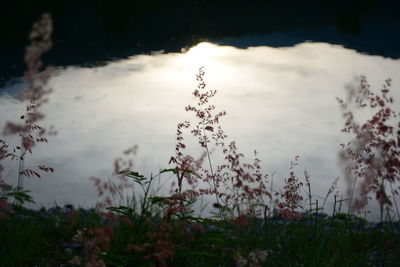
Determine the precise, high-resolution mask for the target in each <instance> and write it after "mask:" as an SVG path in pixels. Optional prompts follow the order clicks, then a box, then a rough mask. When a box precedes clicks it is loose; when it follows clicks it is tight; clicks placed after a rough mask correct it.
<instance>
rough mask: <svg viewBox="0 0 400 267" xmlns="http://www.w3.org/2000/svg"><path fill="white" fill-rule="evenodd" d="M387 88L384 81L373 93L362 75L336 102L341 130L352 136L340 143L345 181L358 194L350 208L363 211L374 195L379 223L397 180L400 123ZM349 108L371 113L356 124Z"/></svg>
mask: <svg viewBox="0 0 400 267" xmlns="http://www.w3.org/2000/svg"><path fill="white" fill-rule="evenodd" d="M390 88H391V80H390V79H388V80H386V81H385V84H384V85H383V88H382V89H381V90H380V91H379V92H378V93H375V92H373V91H372V90H371V89H370V86H369V84H368V82H367V79H366V77H364V76H362V77H361V80H360V87H359V88H358V89H354V88H349V90H350V92H349V99H348V100H347V101H344V100H342V99H338V101H339V103H340V105H341V108H342V110H343V116H344V118H345V120H346V122H345V126H344V128H343V130H342V131H343V132H345V133H348V134H350V135H352V136H353V137H354V139H353V141H351V142H349V143H347V144H341V146H342V147H343V152H342V154H341V159H342V161H343V163H344V164H345V166H346V175H347V178H349V179H352V181H354V184H353V189H352V190H353V191H354V188H355V186H356V185H358V188H359V193H360V196H359V197H356V199H355V201H354V202H353V206H352V208H353V210H360V209H362V208H364V207H365V205H366V204H367V202H368V196H369V193H375V198H376V200H377V201H378V202H379V205H380V208H381V220H382V216H383V210H384V206H385V205H387V206H392V204H393V201H392V200H391V199H390V197H389V195H388V192H387V186H388V185H389V186H390V188H393V184H396V183H397V182H399V181H400V121H399V117H398V116H399V113H397V112H396V111H395V110H394V109H393V107H394V106H393V105H394V104H393V103H394V100H393V97H392V96H391V95H390ZM352 105H354V106H355V107H356V108H360V109H363V110H365V109H370V110H371V111H372V112H374V114H373V116H372V118H370V119H368V120H367V121H366V122H364V123H363V124H360V123H358V122H357V121H356V119H355V114H354V113H353V112H352V111H351V107H352ZM357 180H358V181H359V183H358V184H356V181H357ZM392 193H394V194H398V191H397V190H393V192H392ZM393 197H394V195H393ZM395 203H396V202H395ZM396 207H397V206H396Z"/></svg>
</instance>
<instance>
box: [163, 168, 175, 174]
mask: <svg viewBox="0 0 400 267" xmlns="http://www.w3.org/2000/svg"><path fill="white" fill-rule="evenodd" d="M165 172H172V173H173V174H177V173H178V171H177V170H176V168H175V169H164V170H161V171H160V174H162V173H165Z"/></svg>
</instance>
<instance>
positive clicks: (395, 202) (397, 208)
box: [389, 182, 400, 220]
mask: <svg viewBox="0 0 400 267" xmlns="http://www.w3.org/2000/svg"><path fill="white" fill-rule="evenodd" d="M389 184H390V190H391V191H392V195H393V202H394V206H395V207H396V212H397V218H398V220H400V212H399V207H398V206H397V201H396V197H395V193H394V190H393V186H392V182H390V183H389Z"/></svg>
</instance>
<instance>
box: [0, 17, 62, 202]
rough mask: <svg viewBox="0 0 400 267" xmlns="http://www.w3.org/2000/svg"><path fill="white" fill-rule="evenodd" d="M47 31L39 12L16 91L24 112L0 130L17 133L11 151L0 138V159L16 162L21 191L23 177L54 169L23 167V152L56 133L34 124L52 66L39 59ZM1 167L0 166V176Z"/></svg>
mask: <svg viewBox="0 0 400 267" xmlns="http://www.w3.org/2000/svg"><path fill="white" fill-rule="evenodd" d="M51 32H52V20H51V17H50V15H49V14H43V15H42V18H41V19H40V20H39V21H38V22H36V23H34V24H33V27H32V31H31V32H30V35H29V40H30V41H31V44H30V45H29V46H28V47H27V48H26V54H25V62H26V64H27V71H26V72H25V75H24V82H25V83H26V87H25V88H24V89H23V91H22V93H21V94H20V101H21V102H23V103H27V104H26V111H25V114H23V115H21V116H20V120H21V122H12V121H7V122H6V124H5V126H4V130H3V133H4V135H17V136H18V137H19V140H20V144H19V145H16V146H15V148H13V149H12V150H11V149H10V148H9V145H8V144H7V143H6V141H5V140H0V142H1V152H0V162H1V160H4V159H5V158H10V159H12V160H17V161H18V181H17V189H16V190H17V191H21V189H22V187H23V177H31V176H36V177H41V174H40V172H44V173H49V172H54V169H53V168H51V167H48V166H45V165H39V166H35V167H32V168H25V167H24V162H25V161H26V156H27V154H32V149H33V148H34V147H35V145H36V144H38V143H42V142H47V138H46V135H53V134H56V132H55V131H54V129H53V128H52V127H50V129H45V128H44V127H43V126H40V125H39V124H38V122H39V121H40V120H42V119H43V118H44V114H43V113H42V112H41V111H40V108H41V106H42V105H43V104H44V103H46V102H47V98H46V95H47V94H48V93H50V92H51V90H50V89H49V88H48V85H47V84H48V81H49V79H50V78H51V77H52V75H54V68H52V67H46V68H44V69H43V64H42V61H41V57H42V55H43V54H44V53H45V52H47V51H48V50H49V49H50V48H51V37H50V36H51ZM2 169H3V167H2V166H1V165H0V175H1V170H2ZM0 178H1V176H0ZM3 184H4V181H3ZM6 187H7V186H6ZM8 188H9V187H8ZM11 189H12V187H11V188H9V190H11ZM24 192H27V191H24ZM15 196H16V195H14V197H15ZM19 196H25V200H28V199H29V198H26V197H27V196H26V195H23V194H22V195H21V194H20V195H19ZM20 200H21V199H20Z"/></svg>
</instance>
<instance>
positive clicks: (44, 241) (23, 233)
mask: <svg viewBox="0 0 400 267" xmlns="http://www.w3.org/2000/svg"><path fill="white" fill-rule="evenodd" d="M39 32H40V31H39ZM33 36H34V38H35V39H34V40H37V39H36V38H38V36H37V35H33ZM44 36H45V37H46V36H47V35H44ZM45 40H48V39H47V37H46V38H45ZM45 47H47V46H45ZM39 55H40V53H39ZM38 58H39V57H37V58H36V59H38ZM35 66H37V65H35ZM36 70H38V69H36ZM34 77H36V78H37V77H42V76H41V74H37V75H35V76H34ZM204 77H205V72H204V69H203V68H200V70H199V73H198V74H197V76H196V79H197V81H198V86H197V88H196V89H195V90H194V92H193V94H194V96H195V97H196V99H197V102H196V103H195V104H193V105H188V106H187V107H186V111H188V112H190V113H193V114H194V115H195V120H196V121H195V122H194V123H193V122H191V121H184V122H181V123H179V124H178V125H177V137H176V146H175V153H174V155H173V156H172V158H171V160H170V163H171V164H172V167H171V166H169V167H170V168H166V169H163V170H160V171H159V172H157V174H156V175H150V177H146V176H144V175H142V174H140V173H138V172H137V171H135V170H134V164H133V161H132V160H131V159H129V158H127V157H128V156H133V155H136V152H137V147H136V146H135V147H133V148H131V149H128V150H126V151H124V155H123V156H122V157H120V158H117V159H116V160H115V162H114V172H115V179H114V180H109V181H107V182H105V181H103V180H101V179H100V178H95V177H92V180H93V181H94V183H95V186H96V187H97V189H98V193H99V205H98V206H97V207H96V208H94V209H90V210H87V209H81V208H77V209H75V208H74V207H73V206H71V205H67V206H65V207H64V208H61V207H53V208H50V209H45V208H42V209H41V210H39V211H35V210H30V209H26V208H24V205H23V204H24V202H29V201H33V200H32V198H30V196H29V194H28V193H29V192H27V191H23V190H22V189H21V185H20V183H18V186H17V187H13V186H11V185H9V184H6V183H5V182H3V181H2V180H0V193H1V194H0V229H1V231H0V240H1V242H0V253H1V257H0V265H2V266H38V265H40V266H41V265H44V266H47V265H50V266H53V265H55V266H56V265H57V266H61V265H67V266H281V265H289V266H298V265H303V266H325V265H329V266H331V265H333V266H336V265H338V266H339V265H349V266H376V265H385V266H396V264H398V262H400V256H399V255H400V254H399V253H398V252H399V251H400V229H399V228H400V221H397V222H395V221H393V220H392V221H388V222H383V221H382V222H381V223H379V224H376V223H371V222H367V221H366V220H364V219H361V218H359V217H356V216H354V215H351V214H346V213H341V207H339V209H338V212H336V204H337V203H340V205H341V202H342V201H343V200H342V199H341V200H340V201H338V200H337V199H336V197H337V194H336V193H335V194H334V199H335V201H334V205H335V207H334V209H333V214H332V216H327V215H326V214H324V213H323V209H324V206H325V203H326V201H327V199H328V197H329V196H330V195H331V194H332V193H333V191H334V190H335V189H336V183H337V180H335V181H334V183H333V184H332V186H331V187H330V189H329V190H328V193H327V194H326V197H325V199H324V201H323V204H322V206H320V205H319V204H318V201H315V203H313V195H312V191H311V181H310V176H309V174H308V172H306V173H305V180H306V181H305V182H306V185H307V189H308V193H307V199H305V200H304V199H303V196H302V195H301V192H302V187H303V182H302V181H301V180H300V178H299V177H298V176H297V175H296V173H295V166H296V165H297V160H298V157H296V158H295V161H294V162H292V163H291V165H290V168H289V177H288V178H287V179H286V180H285V185H284V187H283V189H282V190H280V191H277V192H273V190H272V181H270V182H271V187H270V188H271V189H270V190H268V189H267V183H268V178H269V176H268V175H266V174H263V173H262V171H261V161H260V160H259V159H258V156H257V153H256V152H255V155H254V160H253V161H252V162H250V163H244V160H245V158H244V155H243V154H242V153H240V151H239V150H238V148H237V145H236V143H235V142H232V141H228V136H227V134H226V133H225V132H224V130H223V128H222V126H221V124H220V120H221V118H222V117H223V116H225V115H226V113H225V112H224V111H220V112H216V111H215V106H214V105H213V104H212V103H211V101H212V99H213V97H215V95H216V91H214V90H207V89H206V83H205V79H204ZM44 81H47V80H46V79H45V80H44ZM41 86H43V84H42V85H41ZM363 86H364V87H363ZM386 90H387V88H386V89H384V91H382V93H383V94H384V95H383V96H382V97H378V98H377V97H376V96H374V95H372V94H371V93H370V92H369V91H368V90H366V88H365V83H364V80H362V90H361V91H360V93H361V95H362V96H364V97H367V98H368V99H369V101H370V103H371V107H375V106H377V105H379V106H380V107H382V109H384V107H386V105H389V104H391V103H392V102H393V100H391V98H388V96H387V93H388V91H386ZM40 95H41V96H43V95H45V94H44V93H43V94H40ZM40 99H41V98H36V97H34V98H33V103H32V102H31V104H32V105H35V107H34V108H33V111H35V112H38V111H39V110H38V107H39V106H40V105H38V103H42V102H40V101H39V100H40ZM383 99H385V100H383ZM38 101H39V102H38ZM357 101H358V100H357ZM360 101H361V100H360ZM360 101H358V102H357V103H362V102H360ZM382 101H383V102H382ZM385 101H386V102H385ZM340 103H341V105H342V107H343V108H344V109H346V108H347V107H348V106H347V104H345V103H344V101H340ZM381 103H383V105H381ZM362 106H363V104H362ZM363 107H365V106H363ZM384 110H387V109H384ZM382 112H383V113H378V115H377V116H375V117H374V119H372V120H371V121H369V122H368V123H367V126H365V127H364V126H363V127H359V126H357V124H356V123H355V122H354V120H353V117H352V115H351V113H348V111H346V113H345V116H347V118H348V119H347V122H346V129H347V132H352V131H356V130H357V131H360V132H361V131H362V134H358V135H357V136H356V138H358V139H362V140H364V139H363V138H364V135H367V136H369V137H371V138H370V139H368V142H372V141H374V142H373V144H375V145H374V146H373V147H374V148H375V149H376V150H377V151H380V152H381V153H383V154H382V155H383V156H382V157H383V162H386V160H392V161H390V162H389V163H390V164H389V163H387V164H383V165H379V168H378V169H377V168H376V166H375V165H371V164H370V162H369V161H367V160H368V159H369V158H368V157H363V155H364V154H362V153H361V152H360V151H358V150H357V151H353V150H351V148H348V147H346V146H345V148H346V153H347V155H354V156H357V157H349V158H345V159H346V160H349V159H350V162H352V160H354V159H361V163H364V164H370V165H369V166H370V167H371V168H370V169H369V171H368V172H363V173H362V174H363V175H364V174H370V171H372V170H375V171H376V174H377V176H376V177H377V178H380V180H379V179H377V180H376V179H375V180H373V181H374V182H379V183H378V185H379V187H374V189H375V190H377V191H376V192H377V193H378V192H379V194H377V199H378V200H380V201H381V203H383V204H385V205H389V202H388V200H387V194H386V195H385V191H382V190H383V189H382V186H380V185H381V183H382V181H386V180H389V182H390V181H391V182H393V181H392V180H390V179H394V178H389V176H387V175H388V174H390V173H392V174H393V173H395V174H396V172H395V171H394V170H393V169H392V168H396V166H397V165H396V164H395V163H396V161H395V160H396V159H397V158H396V157H397V154H396V153H395V152H396V151H397V150H396V149H397V148H398V143H396V142H394V141H393V138H392V139H389V140H388V141H387V142H386V139H383V138H378V137H379V136H380V137H382V136H385V137H387V136H389V134H388V133H393V132H394V131H393V129H392V130H388V129H390V128H385V127H386V126H385V123H384V122H385V120H386V119H388V118H389V117H388V116H389V115H390V114H393V113H391V112H387V111H382ZM27 116H28V117H29V116H31V115H30V114H29V112H28V114H27ZM41 118H42V117H40V119H41ZM23 119H25V121H24V123H25V124H23V125H25V126H21V127H20V128H19V131H15V133H19V134H20V137H21V139H22V140H25V138H26V132H25V129H26V128H29V129H30V130H35V129H31V128H32V127H27V126H26V125H31V126H32V125H36V120H33V119H32V120H33V121H31V120H30V119H26V117H24V118H23ZM37 119H39V118H37ZM33 123H35V124H33ZM375 125H378V126H375ZM384 126H385V127H384ZM379 127H380V128H379ZM379 129H380V130H379ZM386 130H387V131H386ZM364 131H365V132H366V133H368V134H364ZM360 132H355V133H360ZM185 133H186V134H191V135H192V136H194V137H195V138H197V141H198V144H199V145H200V147H201V148H202V149H203V150H204V153H203V155H202V156H201V157H200V158H198V159H196V158H194V157H193V156H192V155H189V154H187V153H186V146H187V144H185ZM397 134H399V132H398V133H397ZM29 138H31V137H29ZM32 140H34V142H35V143H36V142H38V141H37V140H35V139H32ZM368 142H364V143H362V144H363V145H365V146H366V147H369V146H372V145H371V144H370V143H368ZM30 144H32V142H31V143H30ZM381 146H382V147H381ZM388 146H389V147H388ZM380 147H381V148H380ZM29 148H31V147H24V148H23V149H24V150H23V151H24V152H22V155H25V153H26V151H29ZM378 148H379V149H378ZM214 150H218V151H219V152H220V154H219V155H222V158H223V161H222V163H218V164H217V163H215V162H219V161H218V160H213V157H216V155H215V154H213V153H211V151H214ZM21 151H22V150H21ZM385 151H386V152H388V153H389V152H390V153H389V154H388V155H387V154H385V153H386V152H385ZM369 152H370V151H368V150H367V151H366V153H367V155H370V154H368V153H369ZM12 155H14V154H12V153H10V152H9V148H8V145H7V143H6V142H5V141H3V140H1V141H0V162H1V160H3V159H5V158H8V157H12ZM217 155H218V154H217ZM387 157H388V158H387ZM374 159H375V158H374ZM18 160H20V161H22V160H23V159H22V158H21V157H19V159H18ZM363 160H364V161H363ZM393 160H394V162H393ZM356 164H359V161H358V160H357V161H356ZM359 167H360V165H353V167H351V168H353V169H351V168H350V170H353V171H355V172H356V171H357V172H358V171H359ZM372 167H373V168H375V169H373V168H372ZM389 167H390V169H388V170H384V168H389ZM44 168H48V167H43V168H42V170H43V171H46V170H45V169H44ZM354 168H355V169H354ZM360 168H361V167H360ZM397 168H398V166H397ZM49 170H50V169H49ZM395 170H397V171H398V169H395ZM0 171H2V168H1V166H0ZM19 173H20V174H21V175H23V174H24V171H23V170H20V172H19ZM165 173H172V174H173V175H174V179H175V181H176V182H175V183H174V184H173V185H172V186H173V187H172V189H171V191H170V193H169V194H167V195H159V194H157V192H155V191H154V190H152V185H153V184H154V181H155V180H156V179H158V178H159V176H161V175H162V174H165ZM33 174H34V173H33ZM383 174H385V175H386V176H385V175H383ZM359 177H361V178H363V177H364V176H362V175H360V176H359ZM368 177H369V176H368ZM395 177H397V176H395ZM0 178H1V177H0ZM361 178H360V179H361ZM271 179H272V178H271ZM363 179H365V177H364V178H363ZM367 180H368V179H367ZM200 182H202V184H203V185H199V184H200ZM363 182H364V183H365V181H363ZM204 185H205V186H204ZM135 187H139V188H138V189H139V190H141V192H142V193H141V195H140V197H137V196H138V194H137V192H138V190H136V191H134V193H136V195H134V197H133V198H132V200H131V202H128V203H126V204H124V203H122V202H121V199H123V198H124V197H126V194H125V191H126V190H131V189H132V188H135ZM273 193H274V194H273ZM382 194H383V195H382ZM273 195H275V196H276V198H275V202H274V201H272V200H273V199H272V197H273ZM203 196H212V197H213V198H214V199H215V203H214V207H215V208H216V210H217V212H216V213H215V216H214V217H210V218H203V217H200V216H198V215H196V214H195V212H194V209H193V205H194V204H195V203H196V201H198V200H199V198H201V197H203ZM362 196H363V195H362ZM378 196H379V197H378ZM382 196H386V197H382ZM12 198H14V199H16V200H17V201H15V202H14V203H11V201H10V199H12ZM352 198H353V195H351V197H350V199H352ZM118 201H119V202H118ZM305 201H307V202H305ZM267 203H268V204H269V205H267ZM305 203H306V204H308V206H309V210H308V211H307V212H302V211H301V209H303V206H304V205H305ZM355 203H357V202H355ZM351 205H352V204H351V203H350V206H351ZM270 210H275V211H276V212H275V213H272V214H271V213H270V212H268V211H270Z"/></svg>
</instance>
